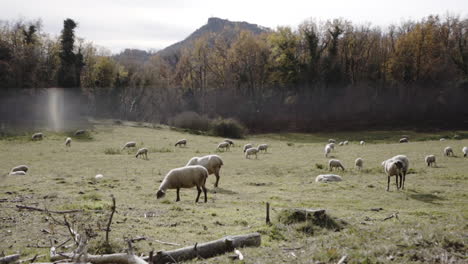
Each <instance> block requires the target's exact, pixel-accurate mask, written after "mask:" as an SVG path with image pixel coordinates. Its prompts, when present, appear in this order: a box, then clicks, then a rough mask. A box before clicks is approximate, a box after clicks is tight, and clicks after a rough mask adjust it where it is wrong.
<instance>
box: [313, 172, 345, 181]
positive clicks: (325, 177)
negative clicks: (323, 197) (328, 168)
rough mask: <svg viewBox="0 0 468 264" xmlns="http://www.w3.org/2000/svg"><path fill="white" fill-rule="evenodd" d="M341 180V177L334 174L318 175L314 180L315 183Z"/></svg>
mask: <svg viewBox="0 0 468 264" xmlns="http://www.w3.org/2000/svg"><path fill="white" fill-rule="evenodd" d="M342 180H343V178H341V176H339V175H335V174H320V175H319V176H317V178H315V182H339V181H342Z"/></svg>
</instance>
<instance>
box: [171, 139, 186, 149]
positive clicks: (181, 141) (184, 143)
mask: <svg viewBox="0 0 468 264" xmlns="http://www.w3.org/2000/svg"><path fill="white" fill-rule="evenodd" d="M182 145H184V147H185V146H186V145H187V140H186V139H181V140H179V141H177V142H176V143H175V145H174V146H175V147H177V146H180V147H182Z"/></svg>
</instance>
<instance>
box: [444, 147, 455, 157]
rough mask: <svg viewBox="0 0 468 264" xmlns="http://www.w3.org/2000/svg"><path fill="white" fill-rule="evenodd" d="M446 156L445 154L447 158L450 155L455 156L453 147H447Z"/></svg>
mask: <svg viewBox="0 0 468 264" xmlns="http://www.w3.org/2000/svg"><path fill="white" fill-rule="evenodd" d="M444 154H445V156H450V155H452V156H453V155H454V154H453V149H452V148H451V147H446V148H445V149H444Z"/></svg>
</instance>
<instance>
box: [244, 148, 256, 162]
mask: <svg viewBox="0 0 468 264" xmlns="http://www.w3.org/2000/svg"><path fill="white" fill-rule="evenodd" d="M257 153H258V148H249V149H247V150H245V158H246V159H248V158H249V157H250V156H251V155H255V158H258V157H257Z"/></svg>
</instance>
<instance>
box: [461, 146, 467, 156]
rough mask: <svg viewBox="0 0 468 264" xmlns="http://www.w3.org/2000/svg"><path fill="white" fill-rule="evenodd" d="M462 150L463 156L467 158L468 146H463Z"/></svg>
mask: <svg viewBox="0 0 468 264" xmlns="http://www.w3.org/2000/svg"><path fill="white" fill-rule="evenodd" d="M462 152H463V157H465V158H466V156H468V147H463V149H462Z"/></svg>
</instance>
